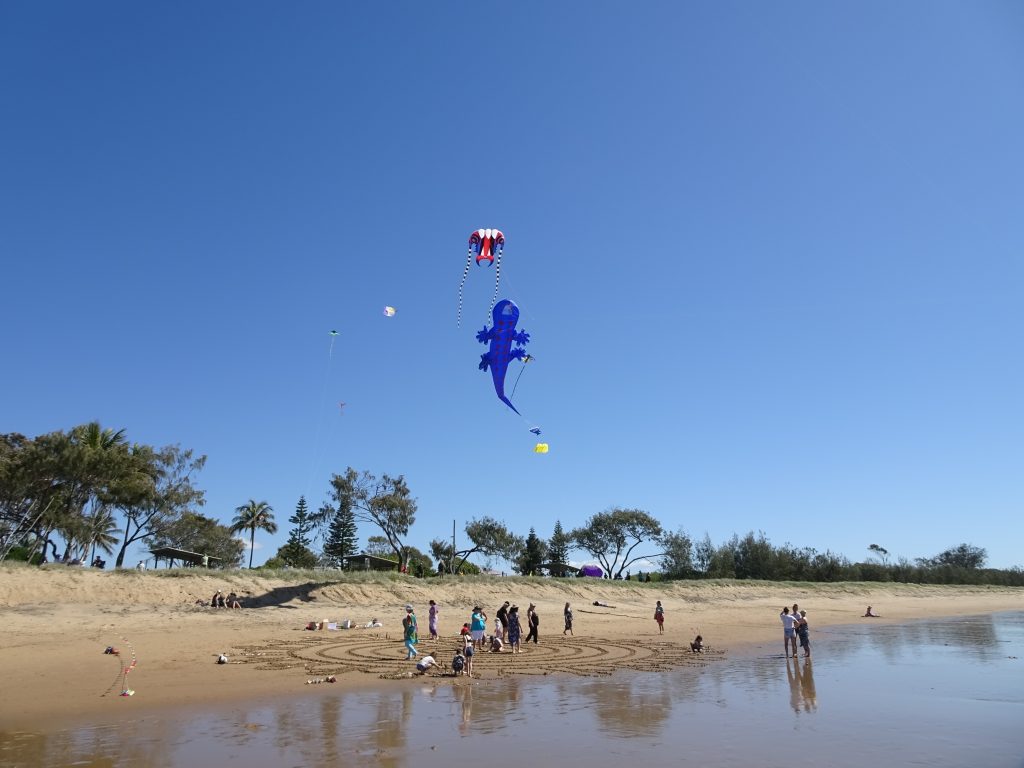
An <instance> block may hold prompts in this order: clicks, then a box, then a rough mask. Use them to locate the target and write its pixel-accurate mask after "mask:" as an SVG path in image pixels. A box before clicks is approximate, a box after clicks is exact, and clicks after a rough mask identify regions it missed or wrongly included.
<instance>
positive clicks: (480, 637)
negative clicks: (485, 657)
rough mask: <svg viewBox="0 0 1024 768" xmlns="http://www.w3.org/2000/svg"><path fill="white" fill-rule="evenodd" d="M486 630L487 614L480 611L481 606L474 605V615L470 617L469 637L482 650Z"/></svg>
mask: <svg viewBox="0 0 1024 768" xmlns="http://www.w3.org/2000/svg"><path fill="white" fill-rule="evenodd" d="M486 629H487V614H486V613H484V612H483V611H481V610H480V606H479V605H474V606H473V613H472V615H471V616H470V617H469V635H470V637H472V638H473V642H474V643H475V644H476V646H477V647H478V648H479V649H480V650H483V648H484V632H485V631H486Z"/></svg>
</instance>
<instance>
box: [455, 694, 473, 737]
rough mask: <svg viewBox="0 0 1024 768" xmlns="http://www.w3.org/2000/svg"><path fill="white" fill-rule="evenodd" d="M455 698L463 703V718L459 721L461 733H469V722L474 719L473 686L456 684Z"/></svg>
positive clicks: (466, 734)
mask: <svg viewBox="0 0 1024 768" xmlns="http://www.w3.org/2000/svg"><path fill="white" fill-rule="evenodd" d="M455 698H456V699H458V701H459V704H461V705H462V720H461V721H460V722H459V733H460V734H462V735H463V736H468V735H469V724H470V722H472V720H473V686H471V685H456V686H455Z"/></svg>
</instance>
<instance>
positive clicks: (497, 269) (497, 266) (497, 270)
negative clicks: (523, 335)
mask: <svg viewBox="0 0 1024 768" xmlns="http://www.w3.org/2000/svg"><path fill="white" fill-rule="evenodd" d="M504 250H505V245H504V241H502V243H500V244H499V245H498V252H497V253H496V254H495V259H494V295H493V296H492V297H491V306H489V307H488V308H487V317H486V318H484V325H487V323H489V322H490V321H491V312H493V311H494V305H495V304H497V303H498V283H500V282H501V254H502V253H503V252H504Z"/></svg>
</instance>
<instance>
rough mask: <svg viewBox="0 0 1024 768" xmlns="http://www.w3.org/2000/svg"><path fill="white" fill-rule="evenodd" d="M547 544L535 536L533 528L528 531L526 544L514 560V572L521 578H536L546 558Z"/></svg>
mask: <svg viewBox="0 0 1024 768" xmlns="http://www.w3.org/2000/svg"><path fill="white" fill-rule="evenodd" d="M547 550H548V547H547V544H546V543H545V542H544V540H543V539H540V538H539V537H538V536H537V533H536V531H534V530H533V528H531V529H530V535H529V536H527V537H526V544H525V546H524V547H523V551H522V553H520V555H519V557H517V558H516V564H515V567H516V571H517V572H519V573H520V574H522V575H523V576H536V575H537V573H538V572H539V571H540V568H541V566H542V565H543V564H544V558H545V557H546V556H547Z"/></svg>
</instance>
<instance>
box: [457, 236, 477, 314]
mask: <svg viewBox="0 0 1024 768" xmlns="http://www.w3.org/2000/svg"><path fill="white" fill-rule="evenodd" d="M472 262H473V249H472V247H471V248H470V249H469V252H468V253H466V268H465V269H464V270H462V281H461V282H460V283H459V314H458V322H457V323H456V324H457V325H458V327H460V328H461V327H462V287H463V286H464V285H465V284H466V277H467V276H468V275H469V265H470V264H471V263H472Z"/></svg>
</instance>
